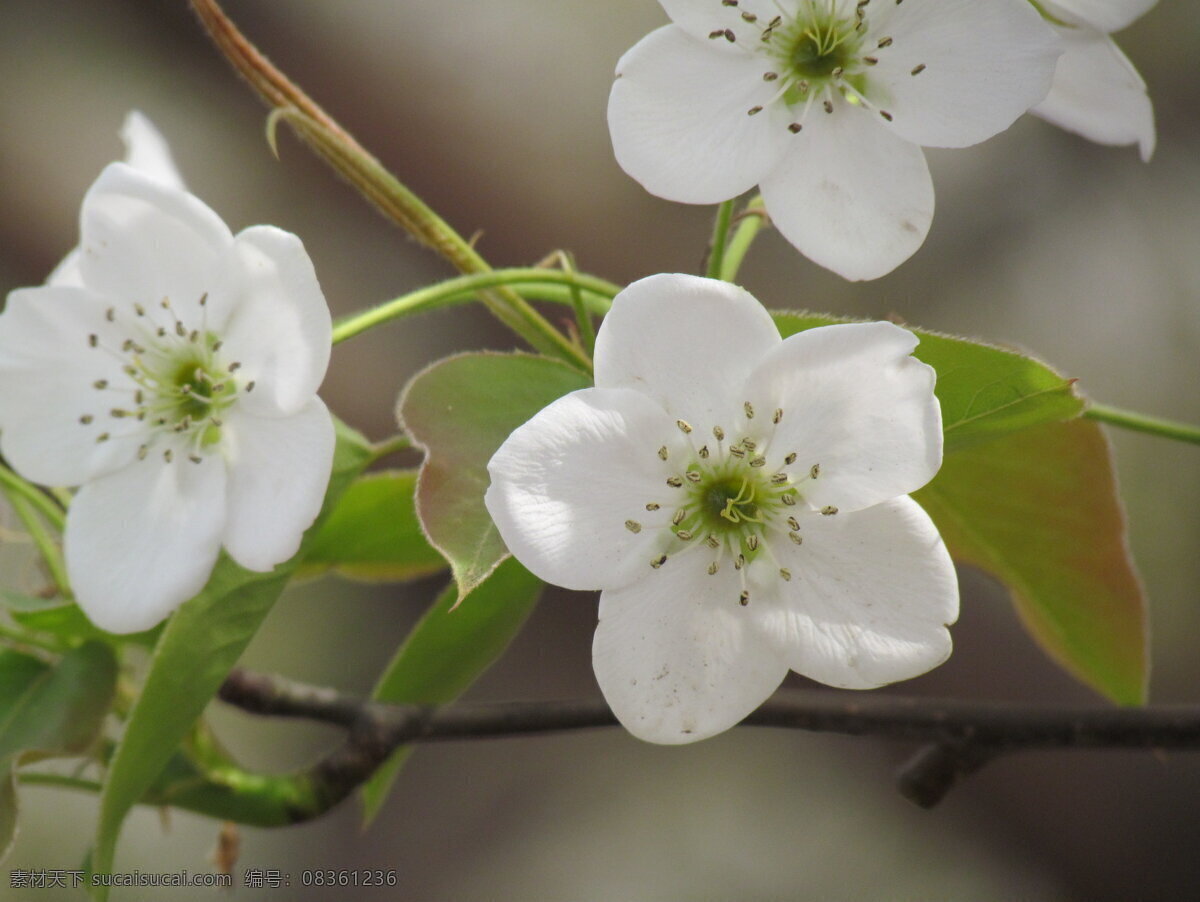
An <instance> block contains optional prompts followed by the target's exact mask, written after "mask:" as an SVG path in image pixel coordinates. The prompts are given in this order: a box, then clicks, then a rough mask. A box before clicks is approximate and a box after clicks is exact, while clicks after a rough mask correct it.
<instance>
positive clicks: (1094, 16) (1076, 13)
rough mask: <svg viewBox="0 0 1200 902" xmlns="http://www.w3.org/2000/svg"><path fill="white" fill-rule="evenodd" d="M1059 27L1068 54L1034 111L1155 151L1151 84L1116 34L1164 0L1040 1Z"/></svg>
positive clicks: (1080, 130) (1104, 139)
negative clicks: (1159, 0) (1119, 43)
mask: <svg viewBox="0 0 1200 902" xmlns="http://www.w3.org/2000/svg"><path fill="white" fill-rule="evenodd" d="M1039 2H1040V3H1041V6H1042V8H1043V9H1044V10H1045V11H1046V12H1047V13H1048V14H1049V15H1050V16H1053V17H1054V19H1056V20H1057V22H1058V23H1061V24H1056V25H1055V30H1056V31H1057V32H1058V34H1059V37H1060V38H1061V40H1062V42H1063V47H1064V50H1063V55H1062V57H1061V58H1060V59H1059V61H1058V68H1057V69H1055V71H1054V83H1053V84H1052V85H1051V87H1050V93H1049V94H1047V95H1046V99H1045V100H1043V101H1042V102H1041V103H1040V104H1038V105H1037V106H1035V107H1034V108H1033V110H1032V112H1033V113H1035V114H1036V115H1038V116H1041V117H1042V118H1043V119H1046V120H1047V121H1049V122H1053V123H1054V124H1055V125H1058V126H1060V127H1062V128H1065V129H1067V130H1068V131H1072V132H1075V133H1076V134H1079V135H1082V136H1083V137H1085V138H1088V139H1089V140H1092V141H1096V142H1097V143H1100V144H1136V145H1138V150H1139V152H1140V153H1141V157H1142V159H1143V160H1149V159H1150V157H1151V155H1152V154H1153V153H1154V144H1155V132H1154V107H1153V106H1152V104H1151V103H1150V98H1149V96H1147V94H1146V83H1145V82H1144V81H1142V77H1141V76H1140V75H1139V74H1138V71H1137V69H1135V68H1134V67H1133V63H1131V62H1129V58H1128V57H1126V56H1125V54H1124V53H1122V52H1121V48H1120V47H1118V46H1117V45H1116V43H1115V42H1114V41H1113V39H1112V38H1111V37H1109V33H1110V32H1114V31H1120V30H1121V29H1122V28H1125V27H1126V26H1127V25H1129V24H1130V23H1132V22H1133V21H1134V20H1135V19H1137V18H1139V17H1140V16H1141V15H1142V14H1143V13H1145V12H1147V11H1148V10H1149V9H1150V8H1151V7H1152V6H1154V4H1155V3H1157V2H1158V0H1039Z"/></svg>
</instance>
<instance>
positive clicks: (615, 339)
mask: <svg viewBox="0 0 1200 902" xmlns="http://www.w3.org/2000/svg"><path fill="white" fill-rule="evenodd" d="M779 342H780V338H779V330H778V329H777V328H776V327H775V323H774V321H773V320H772V319H771V316H770V314H769V313H767V311H766V310H765V309H764V308H763V306H762V304H760V303H759V302H758V301H756V300H755V299H754V297H753V296H752V295H751V294H750V293H749V292H747V291H746V290H745V289H742V288H738V287H736V286H733V285H730V284H728V283H726V282H718V281H715V280H713V279H701V278H699V277H697V276H688V275H675V274H660V275H655V276H649V277H647V278H645V279H640V280H639V281H637V282H634V283H633V284H631V285H629V286H628V287H627V288H625V290H624V291H622V292H621V293H620V294H618V295H617V296H616V298H615V299H614V301H613V306H612V310H610V311H609V313H608V315H607V316H606V317H605V318H604V324H603V326H602V327H601V329H600V333H599V335H598V336H597V338H596V353H595V364H596V385H597V387H599V388H630V389H633V390H635V391H638V392H641V393H643V394H645V395H648V396H649V397H651V398H653V399H654V400H655V401H657V402H658V403H659V404H661V405H662V406H663V408H664V409H665V410H667V411H668V412H669V413H670V414H671V416H672V417H675V418H680V419H683V420H685V421H687V422H689V423H691V424H692V425H694V426H695V427H696V428H698V429H702V430H703V431H704V432H706V433H707V432H708V431H709V430H710V429H711V428H712V427H713V426H714V425H719V424H720V419H721V418H724V417H725V416H727V415H728V412H729V410H730V408H731V406H732V405H733V404H734V403H736V404H737V406H739V407H740V406H741V402H742V401H743V400H744V399H743V398H740V397H738V396H737V393H738V392H740V391H741V386H742V383H743V382H744V381H745V379H746V376H748V375H749V373H750V371H751V369H752V368H753V366H754V365H755V363H756V362H757V361H758V360H759V359H761V358H762V356H763V355H764V354H766V353H767V352H769V351H770V350H771V349H772V348H774V347H775V346H777V345H778V344H779ZM656 447H657V446H656Z"/></svg>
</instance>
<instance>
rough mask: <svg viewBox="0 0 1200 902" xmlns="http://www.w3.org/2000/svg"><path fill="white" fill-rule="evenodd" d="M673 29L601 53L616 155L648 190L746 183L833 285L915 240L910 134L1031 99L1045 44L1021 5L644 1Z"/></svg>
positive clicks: (921, 200)
mask: <svg viewBox="0 0 1200 902" xmlns="http://www.w3.org/2000/svg"><path fill="white" fill-rule="evenodd" d="M659 2H660V3H661V4H662V6H663V8H664V9H665V10H666V12H667V14H668V15H669V16H670V17H671V19H672V20H673V24H671V25H667V26H664V27H662V28H660V29H658V30H657V31H654V32H651V33H650V34H649V35H647V36H646V37H645V38H643V39H642V40H641V41H640V42H638V43H637V44H636V45H635V46H634V47H633V48H632V49H631V50H629V51H628V52H627V53H626V54H625V55H624V56H623V57H622V58H621V60H620V62H618V63H617V80H616V82H615V84H614V85H613V89H612V94H611V96H610V98H609V106H608V124H609V131H610V133H611V136H612V142H613V149H614V151H615V153H616V157H617V162H618V163H620V165H621V167H622V168H623V169H624V170H625V171H626V172H627V173H629V174H630V175H631V176H632V177H633V178H635V179H637V180H638V181H639V182H641V183H642V185H643V186H644V187H645V188H646V189H647V190H648V191H650V192H651V193H652V194H656V195H658V196H660V197H664V198H666V199H668V200H674V201H681V202H683V203H695V204H707V203H717V202H720V201H724V200H727V199H729V198H732V197H736V196H737V195H739V194H741V193H743V192H744V191H747V190H749V189H750V188H753V187H754V186H755V185H758V186H759V188H760V189H761V191H762V195H763V200H764V202H765V204H766V208H767V212H768V213H769V214H770V216H771V219H772V221H773V222H774V223H775V225H776V227H777V228H778V229H779V230H780V232H782V233H783V235H784V236H785V237H786V238H787V239H788V240H789V241H791V242H792V244H794V245H795V246H796V247H797V248H798V249H799V250H800V252H801V253H803V254H804V255H805V256H807V257H809V258H810V259H812V260H813V261H815V262H817V263H819V264H821V265H822V266H824V267H826V268H828V269H831V270H833V271H834V272H836V273H839V274H840V275H842V276H844V277H846V278H848V279H873V278H877V277H879V276H882V275H885V274H886V273H888V272H890V271H891V270H893V269H894V268H895V267H897V266H898V265H900V264H901V263H903V262H904V261H905V260H906V259H908V257H909V256H911V255H912V253H913V252H914V251H916V249H917V248H918V247H920V246H921V244H922V242H923V241H924V240H925V235H926V234H927V233H928V231H929V225H930V222H931V221H932V218H933V185H932V182H931V180H930V177H929V169H928V167H927V166H926V163H925V157H924V154H923V153H922V151H921V145H925V146H931V147H964V146H966V145H970V144H975V143H977V142H979V141H982V140H984V139H986V138H989V137H991V136H992V135H995V134H996V133H998V132H1000V131H1003V130H1004V129H1006V128H1008V126H1009V125H1011V124H1012V122H1013V121H1014V120H1015V119H1016V118H1017V117H1018V116H1020V115H1021V114H1022V113H1024V112H1025V111H1027V110H1028V109H1029V108H1030V107H1031V106H1033V105H1034V104H1036V103H1037V102H1038V101H1040V100H1041V99H1042V98H1043V97H1045V96H1046V92H1047V90H1048V89H1049V87H1050V81H1051V78H1052V76H1053V74H1054V63H1055V59H1056V58H1057V56H1058V53H1059V45H1058V41H1057V40H1056V38H1055V35H1054V32H1053V30H1052V29H1051V28H1050V27H1049V26H1048V25H1046V24H1045V23H1044V22H1043V21H1042V19H1041V17H1040V16H1039V15H1038V14H1037V13H1036V12H1035V11H1034V9H1033V7H1031V6H1030V5H1029V4H1028V3H1027V2H1025V0H906V2H903V3H898V2H895V0H875V2H871V0H659Z"/></svg>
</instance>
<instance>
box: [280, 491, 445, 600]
mask: <svg viewBox="0 0 1200 902" xmlns="http://www.w3.org/2000/svg"><path fill="white" fill-rule="evenodd" d="M416 486H417V472H416V470H387V471H383V472H379V473H368V474H367V475H365V476H361V477H359V478H358V479H357V480H355V481H354V483H353V484H351V486H350V488H348V489H347V490H346V493H345V494H344V495H342V498H341V500H340V501H338V504H337V507H335V508H334V509H333V513H332V514H330V516H329V519H328V520H326V521H325V523H324V524H322V526H321V528H320V529H319V530H318V531H317V534H316V535H315V536H314V537H313V541H312V545H311V546H310V547H309V549H308V551H307V553H306V554H305V556H304V563H303V564H302V565H301V567H300V571H299V573H298V575H299V576H302V577H306V576H317V575H319V574H321V573H323V572H325V571H327V570H333V571H334V572H335V573H338V574H339V575H341V576H344V577H347V578H349V579H357V580H363V581H367V582H399V581H402V580H410V579H417V578H419V577H422V576H429V575H430V574H432V573H437V572H439V571H440V570H444V569H445V568H446V561H445V560H444V559H443V558H442V556H441V555H440V554H438V552H437V551H436V550H434V548H433V547H432V546H431V545H430V544H429V542H427V541H426V539H425V534H424V533H423V532H421V524H420V521H418V520H417V511H416V507H415V505H414V500H413V496H414V492H415V490H416Z"/></svg>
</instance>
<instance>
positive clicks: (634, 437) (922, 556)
mask: <svg viewBox="0 0 1200 902" xmlns="http://www.w3.org/2000/svg"><path fill="white" fill-rule="evenodd" d="M916 344H917V339H916V337H915V336H914V335H913V334H912V333H910V332H908V331H906V330H904V329H901V328H899V327H897V326H893V325H891V324H890V323H882V322H881V323H865V324H854V325H837V326H827V327H824V328H818V329H812V330H809V331H807V332H802V333H800V334H798V335H794V336H792V337H790V338H788V339H786V340H781V339H780V337H779V332H778V331H777V330H776V328H775V325H774V323H773V321H772V320H771V317H770V316H769V315H768V314H767V312H766V311H765V310H764V309H763V308H762V306H760V305H759V303H758V302H757V301H756V300H755V299H754V298H753V297H751V296H750V295H749V294H748V293H747V292H745V291H743V290H742V289H739V288H735V287H733V286H731V285H728V284H726V283H723V282H715V281H711V280H708V279H699V278H695V277H692V276H682V275H658V276H651V277H650V278H647V279H643V280H642V281H640V282H635V283H634V284H632V285H630V286H629V287H628V288H626V289H625V290H624V291H622V292H621V293H620V294H619V295H618V296H617V298H616V300H615V301H614V302H613V307H612V311H611V312H610V313H609V314H608V316H607V317H605V319H604V324H603V326H602V327H601V329H600V334H599V336H598V339H597V342H596V355H595V363H596V387H595V388H588V389H583V390H582V391H577V392H573V393H571V394H569V395H566V396H564V397H562V398H560V399H559V400H557V401H555V402H554V403H553V404H551V405H550V406H548V407H546V408H545V409H544V410H542V411H541V412H540V413H538V414H537V415H536V416H535V417H534V418H533V419H531V420H530V421H529V422H528V423H526V424H525V425H523V426H521V427H520V428H519V429H517V430H516V431H515V432H514V433H513V434H512V435H511V436H510V437H509V439H508V440H507V441H506V442H505V443H504V445H503V446H501V448H500V450H499V451H497V452H496V454H495V456H494V457H493V458H492V460H491V462H490V464H489V465H488V470H489V472H490V474H491V479H492V482H491V486H490V487H489V489H488V491H487V496H486V502H487V507H488V510H489V511H490V513H491V515H492V517H493V518H494V520H495V521H496V525H497V526H498V527H499V530H500V534H501V536H502V537H503V538H504V541H505V542H506V543H507V545H508V548H509V549H510V550H511V551H512V553H513V554H514V555H515V556H516V557H517V559H518V560H520V561H521V563H523V564H524V565H525V566H526V567H528V568H529V569H530V570H531V571H533V572H534V573H535V574H537V575H538V576H539V577H541V578H542V579H545V580H546V581H548V582H552V583H557V584H558V585H561V586H566V587H568V588H571V589H601V590H603V591H602V593H601V595H600V623H599V626H598V627H597V630H596V636H595V640H594V643H593V646H592V653H593V665H594V668H595V671H596V678H597V680H598V681H599V684H600V688H601V690H602V691H603V693H604V697H605V698H606V699H607V701H608V703H609V705H610V706H611V707H612V709H613V711H614V712H615V713H616V715H617V717H618V718H619V719H620V721H621V723H622V724H624V725H625V726H626V727H627V728H628V729H629V731H630V732H632V733H633V734H634V735H636V736H639V737H640V738H642V739H646V740H649V741H651V742H664V743H678V742H690V741H693V740H696V739H703V738H705V737H707V736H711V735H713V734H714V733H719V732H721V731H722V730H725V729H727V728H728V727H730V726H733V725H734V724H736V723H737V722H738V721H740V720H741V719H742V718H743V717H745V716H746V715H747V714H749V713H750V712H751V711H753V710H754V709H755V708H756V707H758V705H759V704H760V703H761V702H762V701H764V700H765V699H766V698H767V697H768V696H769V695H770V694H771V693H772V692H773V691H774V690H775V688H776V687H777V686H778V685H779V683H780V681H781V680H782V679H783V677H784V676H785V675H786V674H787V672H788V670H789V669H792V670H795V671H797V672H799V673H801V674H804V675H805V676H808V677H811V678H813V679H815V680H819V681H821V682H823V683H827V684H829V685H831V686H839V687H844V688H851V689H866V688H873V687H877V686H881V685H884V684H886V683H891V682H895V681H896V680H903V679H908V678H909V677H914V676H917V675H918V674H921V673H924V672H925V671H927V670H929V669H931V668H933V667H936V666H937V665H938V664H940V663H942V662H943V661H944V660H945V659H946V658H947V656H948V655H949V654H950V635H949V632H948V630H947V629H946V626H947V624H950V623H952V622H953V621H954V620H955V619H956V617H957V615H958V588H957V582H956V580H955V574H954V566H953V564H952V563H951V561H950V558H949V555H948V554H947V552H946V549H945V546H944V545H943V544H942V540H941V538H940V536H939V535H938V532H937V530H936V528H935V527H934V525H933V523H932V521H931V520H930V519H929V517H928V516H927V515H926V514H925V512H924V511H923V510H922V509H921V508H920V507H919V506H918V505H917V504H916V502H914V501H912V500H911V499H910V498H908V497H907V495H906V493H908V492H911V491H915V490H916V489H918V488H920V487H921V486H922V485H924V484H925V483H926V482H928V481H929V480H930V479H931V478H932V477H933V475H934V474H935V473H936V472H937V470H938V467H939V466H940V465H941V457H942V430H941V410H940V407H939V406H938V402H937V400H936V398H935V397H934V394H933V384H934V373H933V370H932V369H930V368H929V367H928V366H926V365H925V364H923V363H921V362H919V361H917V360H916V359H914V358H913V357H911V356H910V352H911V351H912V349H913V348H914V347H915V346H916Z"/></svg>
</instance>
